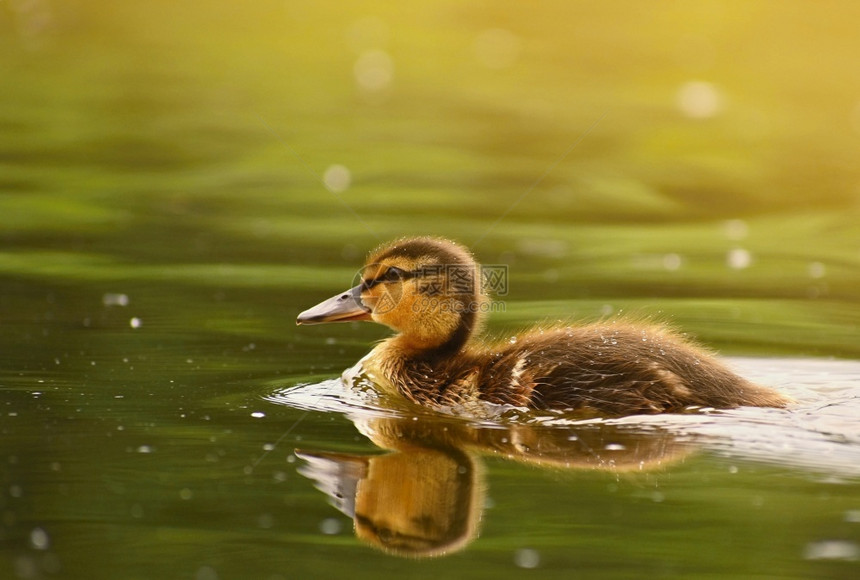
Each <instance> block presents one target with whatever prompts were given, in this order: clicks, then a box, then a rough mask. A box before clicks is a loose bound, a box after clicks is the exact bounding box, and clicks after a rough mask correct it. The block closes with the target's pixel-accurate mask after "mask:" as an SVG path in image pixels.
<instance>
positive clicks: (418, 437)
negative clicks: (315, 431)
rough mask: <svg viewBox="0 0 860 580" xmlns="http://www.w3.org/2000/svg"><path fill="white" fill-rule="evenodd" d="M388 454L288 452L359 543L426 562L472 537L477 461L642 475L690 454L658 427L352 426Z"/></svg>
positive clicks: (480, 489)
mask: <svg viewBox="0 0 860 580" xmlns="http://www.w3.org/2000/svg"><path fill="white" fill-rule="evenodd" d="M356 425H357V426H358V427H359V429H360V430H361V431H362V432H363V433H364V434H365V435H367V436H368V437H370V439H371V440H372V441H373V442H374V443H375V444H377V445H379V446H380V447H383V448H385V449H390V450H392V451H393V452H392V453H387V454H384V455H350V454H345V453H332V452H310V451H298V450H297V451H296V455H297V456H299V457H300V458H302V459H304V460H305V461H306V462H307V464H306V465H305V466H303V467H302V468H300V470H299V471H300V473H302V474H303V475H305V476H306V477H308V478H310V479H313V480H314V481H315V482H316V485H317V487H318V488H319V489H320V490H322V491H324V492H325V493H326V494H327V495H329V497H330V499H331V501H332V503H333V504H334V505H335V506H336V507H337V508H338V509H340V511H342V512H343V513H345V514H346V515H348V516H349V517H351V518H352V519H353V521H354V523H355V533H356V536H358V537H359V538H360V539H361V540H363V541H365V542H367V543H369V544H370V545H372V546H375V547H377V548H380V549H382V550H384V551H386V552H389V553H391V554H396V555H399V556H410V557H432V556H442V555H445V554H450V553H452V552H455V551H457V550H460V549H462V548H464V547H465V546H466V545H468V544H469V543H470V542H471V541H473V540H474V539H475V537H477V535H478V528H479V522H480V519H481V513H482V511H483V505H484V501H485V494H486V484H485V481H484V469H483V464H482V461H481V459H480V455H481V454H489V455H493V456H500V457H504V458H507V459H513V460H516V461H519V462H523V463H532V464H537V465H541V466H543V467H554V468H569V469H594V470H603V471H609V472H614V473H619V472H630V471H635V472H639V471H646V470H651V469H655V468H659V467H662V466H665V465H667V464H669V463H672V462H675V461H678V460H680V459H682V458H684V457H686V456H687V455H688V454H689V453H690V452H691V451H692V447H691V446H690V444H689V443H685V442H681V441H678V440H676V439H675V437H674V436H673V435H671V434H670V433H668V432H665V431H662V430H653V431H649V432H646V433H642V432H637V431H634V430H630V429H627V430H625V429H624V428H623V427H620V426H613V425H590V426H583V427H582V428H578V429H547V428H540V427H533V426H529V425H511V426H507V427H504V426H501V425H497V426H495V427H493V428H486V427H478V426H471V425H468V424H465V423H458V422H450V421H449V422H438V421H418V422H416V421H413V420H412V419H406V418H397V419H395V418H384V419H382V418H374V419H368V420H364V421H358V422H357V423H356Z"/></svg>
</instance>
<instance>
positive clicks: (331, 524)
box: [320, 518, 343, 536]
mask: <svg viewBox="0 0 860 580" xmlns="http://www.w3.org/2000/svg"><path fill="white" fill-rule="evenodd" d="M341 528H343V526H342V525H341V523H340V520H338V519H336V518H326V519H324V520H323V521H321V522H320V531H321V532H322V533H324V534H325V535H327V536H333V535H335V534H339V533H340V530H341Z"/></svg>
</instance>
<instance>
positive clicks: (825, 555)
mask: <svg viewBox="0 0 860 580" xmlns="http://www.w3.org/2000/svg"><path fill="white" fill-rule="evenodd" d="M803 557H804V558H806V559H807V560H849V561H852V562H853V561H855V560H858V559H860V546H858V545H857V544H855V543H854V542H849V541H847V540H822V541H820V542H810V543H809V544H807V545H806V549H805V550H804V551H803Z"/></svg>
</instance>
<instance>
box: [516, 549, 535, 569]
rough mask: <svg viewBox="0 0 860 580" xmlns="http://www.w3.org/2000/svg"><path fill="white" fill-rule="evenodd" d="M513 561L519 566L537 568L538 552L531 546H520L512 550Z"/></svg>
mask: <svg viewBox="0 0 860 580" xmlns="http://www.w3.org/2000/svg"><path fill="white" fill-rule="evenodd" d="M514 563H515V564H516V565H517V566H519V567H520V568H537V567H538V565H539V564H540V554H539V553H538V551H537V550H533V549H531V548H521V549H519V550H517V551H516V552H514Z"/></svg>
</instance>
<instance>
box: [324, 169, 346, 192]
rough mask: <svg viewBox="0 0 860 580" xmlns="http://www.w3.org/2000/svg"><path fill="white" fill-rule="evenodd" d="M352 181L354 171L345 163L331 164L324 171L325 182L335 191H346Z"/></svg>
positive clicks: (330, 189)
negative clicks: (345, 165)
mask: <svg viewBox="0 0 860 580" xmlns="http://www.w3.org/2000/svg"><path fill="white" fill-rule="evenodd" d="M351 183H352V173H351V172H350V170H349V169H347V168H346V167H344V166H343V165H330V166H329V167H328V168H327V169H326V170H325V173H323V184H325V186H326V188H328V190H329V191H331V192H333V193H342V192H344V191H346V190H347V189H349V186H350V184H351Z"/></svg>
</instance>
